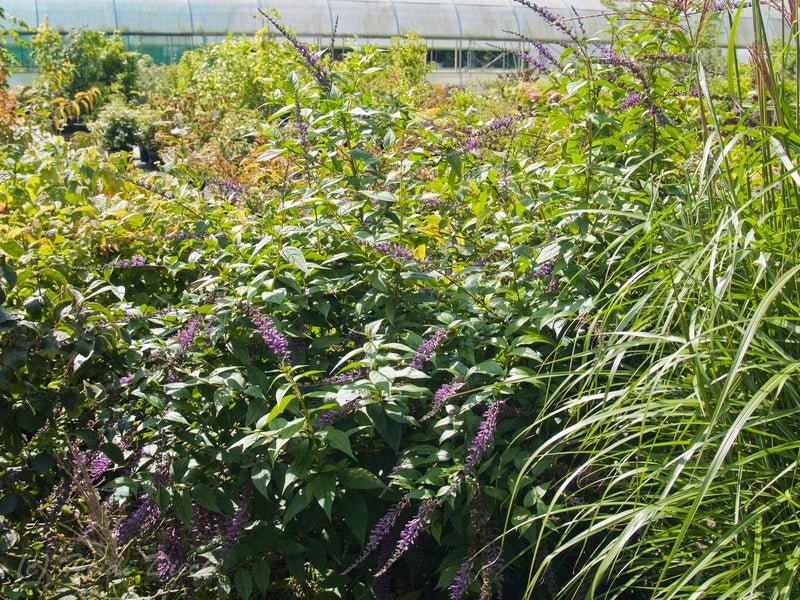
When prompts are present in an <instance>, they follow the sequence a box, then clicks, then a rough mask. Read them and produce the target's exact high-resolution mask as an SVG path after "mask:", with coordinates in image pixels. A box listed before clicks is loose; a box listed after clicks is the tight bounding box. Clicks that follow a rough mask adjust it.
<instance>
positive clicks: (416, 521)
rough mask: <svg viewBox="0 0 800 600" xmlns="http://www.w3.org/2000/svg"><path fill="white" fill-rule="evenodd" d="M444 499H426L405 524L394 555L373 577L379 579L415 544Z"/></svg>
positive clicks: (441, 497)
mask: <svg viewBox="0 0 800 600" xmlns="http://www.w3.org/2000/svg"><path fill="white" fill-rule="evenodd" d="M446 498H447V496H446V495H443V496H439V497H438V498H428V499H427V500H425V502H423V503H422V504H421V505H420V507H419V510H418V511H417V514H416V515H414V518H413V519H411V520H410V521H409V522H408V523H406V524H405V526H404V527H403V531H401V532H400V537H399V539H398V540H397V544H396V545H395V547H394V554H392V557H391V558H390V559H389V560H388V561H386V563H385V564H384V565H383V566H382V567H381V568H380V569H378V571H377V572H376V573H375V577H380V576H381V575H383V574H384V573H386V571H388V570H389V568H390V567H391V566H392V565H393V564H394V563H395V562H397V560H398V559H399V558H400V557H401V556H403V554H405V553H406V551H407V550H408V549H409V548H411V546H413V545H414V544H415V543H416V541H417V538H419V534H420V533H422V530H423V529H425V525H427V524H428V519H430V516H431V514H432V513H433V511H434V510H436V509H437V508H439V506H441V505H442V503H444V501H445V499H446Z"/></svg>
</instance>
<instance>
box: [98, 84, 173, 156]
mask: <svg viewBox="0 0 800 600" xmlns="http://www.w3.org/2000/svg"><path fill="white" fill-rule="evenodd" d="M157 119H158V113H157V112H155V111H153V110H149V109H147V108H145V107H138V108H133V107H130V106H128V105H126V104H125V102H124V101H123V100H122V99H120V98H114V99H112V100H111V101H110V102H109V103H108V104H106V105H105V106H104V107H103V108H102V109H101V110H100V112H99V113H98V115H97V118H96V119H95V120H94V122H93V123H92V129H93V131H95V132H96V133H97V135H98V136H99V137H100V143H101V145H102V147H103V148H105V149H106V150H108V151H109V152H117V151H119V150H131V149H132V148H133V146H138V147H139V148H140V149H141V150H143V151H144V152H147V153H153V155H154V156H155V153H156V152H157V148H158V147H157V143H156V133H157V129H158V121H157Z"/></svg>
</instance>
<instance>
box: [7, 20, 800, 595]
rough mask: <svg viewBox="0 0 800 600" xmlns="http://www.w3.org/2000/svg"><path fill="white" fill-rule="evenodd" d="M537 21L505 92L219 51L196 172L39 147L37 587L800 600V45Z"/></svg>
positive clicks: (30, 467)
mask: <svg viewBox="0 0 800 600" xmlns="http://www.w3.org/2000/svg"><path fill="white" fill-rule="evenodd" d="M530 8H531V9H532V10H535V11H537V12H538V13H539V14H540V15H541V16H543V17H545V18H546V19H548V20H550V21H551V24H552V25H553V26H554V27H559V28H560V29H562V31H567V32H569V33H570V34H571V35H572V36H573V38H574V40H573V41H574V43H573V44H571V45H570V46H569V48H568V49H567V50H566V51H565V53H564V55H563V56H562V57H556V56H552V52H551V51H550V50H549V49H548V48H546V47H542V46H537V44H536V43H534V42H531V44H530V48H529V49H530V53H529V54H528V55H526V56H525V58H526V60H528V61H529V62H530V63H531V66H532V67H535V68H537V69H539V71H540V73H539V76H538V77H536V78H535V80H531V78H530V77H526V78H525V79H523V80H520V81H504V82H501V83H498V84H496V85H495V86H493V87H492V89H491V90H490V91H488V92H487V93H488V94H490V96H489V98H490V99H489V100H487V99H486V98H485V97H484V98H479V97H478V96H477V95H476V94H477V92H476V91H475V90H462V89H458V90H445V91H443V93H442V95H441V96H436V95H429V94H423V93H421V92H420V93H415V92H414V90H413V86H412V87H411V88H409V89H410V92H409V93H405V94H397V93H384V91H383V90H382V89H381V86H379V85H372V83H376V82H378V81H379V80H378V79H377V77H378V76H379V73H380V70H372V69H373V67H375V66H376V61H380V60H383V59H384V58H385V57H386V54H376V53H374V52H371V51H369V50H365V51H362V52H353V53H351V54H350V55H348V56H347V57H345V58H344V59H343V60H341V61H338V62H336V61H334V62H331V61H329V59H328V58H327V57H323V56H321V55H317V54H313V53H311V52H310V51H309V49H308V48H307V47H305V46H303V45H302V44H300V43H299V42H298V41H297V40H295V39H294V38H292V36H291V34H290V33H289V32H285V33H286V34H287V37H289V41H290V43H291V44H292V45H293V47H294V49H295V50H294V51H293V50H291V47H290V46H289V45H285V46H284V45H281V44H278V43H277V42H276V41H271V40H267V41H265V40H261V41H258V44H265V45H264V46H263V48H262V49H256V51H255V52H251V50H252V48H253V46H252V45H251V43H250V42H244V41H241V40H228V41H227V42H225V43H224V44H223V45H221V46H219V47H216V49H209V50H203V51H200V52H196V53H194V54H190V55H189V56H188V58H187V61H186V63H184V64H183V65H182V66H181V67H179V69H183V70H184V72H183V73H182V75H181V77H182V78H183V82H182V83H181V84H180V86H179V87H178V89H177V92H176V93H175V95H174V96H172V97H170V98H169V99H167V100H165V103H164V106H163V107H162V110H163V111H164V112H163V114H164V115H165V118H166V119H167V120H169V121H170V126H169V127H168V129H167V131H165V132H161V134H160V135H161V139H162V141H163V143H165V144H168V145H169V146H170V147H169V149H168V150H169V151H168V152H167V153H166V158H165V164H164V165H163V167H164V169H163V171H162V172H157V173H151V174H145V173H143V172H140V171H136V170H133V169H132V167H131V166H130V165H129V164H128V163H127V157H126V155H120V154H111V155H108V154H106V153H104V152H100V151H98V150H97V149H96V148H94V147H83V148H79V147H76V146H75V145H70V144H68V143H67V142H65V141H64V140H63V139H62V138H60V137H58V136H53V135H51V134H48V133H47V132H46V131H43V130H41V129H39V128H37V125H36V123H35V121H33V122H30V123H25V124H24V126H16V125H14V126H12V127H14V128H15V129H14V130H13V131H14V135H13V137H12V142H11V143H8V144H6V145H4V146H2V149H1V151H2V153H3V155H4V159H5V164H8V165H13V168H11V169H8V170H6V171H4V172H3V173H2V174H0V190H2V197H3V198H4V200H3V204H0V301H1V302H2V308H0V348H1V349H2V358H1V359H0V443H2V446H3V448H4V453H3V456H2V457H0V547H2V549H3V551H4V552H3V553H2V554H0V568H1V569H2V571H1V572H2V574H3V579H2V580H0V586H2V588H0V589H1V590H2V592H0V593H2V595H3V597H8V598H22V597H31V596H37V595H38V596H41V597H56V596H60V597H63V596H66V595H74V596H83V597H92V596H105V597H120V598H121V597H137V596H139V597H141V596H143V595H146V594H150V595H154V594H162V595H164V594H170V595H173V596H175V597H181V596H189V595H191V596H194V597H197V598H218V597H241V598H250V597H278V598H291V597H297V598H369V597H377V598H414V597H450V598H466V597H471V598H478V597H480V598H489V597H499V596H501V595H502V596H503V597H506V598H523V597H528V598H533V597H535V598H556V597H564V598H571V597H591V596H594V597H602V598H720V597H732V598H752V597H755V596H757V595H759V594H765V595H769V596H770V597H776V598H777V597H787V598H790V597H794V596H796V595H797V594H796V591H795V588H796V584H795V583H794V580H793V575H794V572H795V571H796V569H797V566H798V560H799V559H798V558H797V556H796V554H797V552H796V547H797V542H798V535H800V531H798V528H797V526H796V518H795V516H794V504H793V501H792V498H794V497H795V496H796V490H795V487H796V482H795V479H796V477H795V473H796V471H797V464H796V454H797V449H798V442H797V440H796V430H797V425H798V424H797V423H796V422H795V420H796V419H797V418H798V416H797V415H798V408H797V407H798V400H800V390H798V384H797V377H796V375H797V365H798V364H800V360H799V354H798V353H799V352H800V342H798V341H797V339H796V338H797V336H796V333H797V321H798V318H797V314H796V312H797V311H796V307H797V306H798V305H800V298H798V295H799V294H800V288H798V285H797V281H798V279H797V274H798V271H800V266H798V256H797V243H796V235H797V232H798V208H800V202H798V198H799V197H800V196H799V195H798V187H797V182H796V181H795V176H794V167H793V164H794V163H795V162H796V161H797V159H798V158H799V157H798V152H797V147H798V146H797V144H795V140H796V139H798V138H797V136H798V133H800V132H798V131H797V119H796V114H797V106H795V105H794V104H791V103H790V102H789V101H788V100H786V98H787V97H788V95H786V94H784V92H785V89H784V88H783V87H780V86H789V85H793V82H794V81H795V78H794V74H792V75H789V74H788V71H786V70H785V69H784V70H780V69H777V72H781V73H784V77H785V79H783V80H779V81H776V80H775V79H774V78H770V77H768V74H769V73H770V65H771V64H773V63H775V64H778V65H779V64H780V60H782V59H783V58H786V59H787V60H790V58H789V54H788V53H787V54H785V55H781V56H778V57H771V56H769V55H768V54H763V53H765V52H767V51H766V49H765V48H764V47H761V50H760V52H762V54H761V55H758V54H754V57H755V60H754V66H753V72H755V73H756V74H757V75H758V79H757V81H756V82H755V92H756V93H755V94H751V93H749V92H748V90H747V89H743V90H740V89H739V87H738V85H737V84H739V83H741V79H740V78H739V79H737V78H736V77H735V75H734V74H732V75H731V78H730V80H729V81H726V80H717V81H713V80H712V81H710V80H709V77H710V75H709V74H708V73H707V72H706V71H705V69H704V67H703V63H702V55H703V52H705V48H704V46H703V45H702V43H701V42H702V40H703V39H704V35H702V33H703V32H702V31H695V30H691V31H688V30H687V29H686V28H687V27H699V26H700V25H702V24H703V23H713V19H714V18H715V17H714V15H712V14H710V13H707V12H702V16H703V18H702V19H697V18H696V17H697V16H698V15H697V14H696V11H706V10H707V8H708V7H707V6H705V5H704V6H703V7H692V6H690V5H684V6H683V7H679V8H673V7H664V6H658V5H649V4H648V5H646V6H644V7H643V8H641V10H642V11H644V12H643V13H640V14H637V15H632V16H633V17H636V18H627V19H624V20H622V21H620V22H619V23H615V27H618V29H615V30H614V31H613V32H612V36H611V39H612V40H614V43H613V44H610V45H595V44H594V43H593V42H592V41H591V40H585V39H583V36H582V32H581V30H580V27H579V26H578V25H577V24H575V23H569V22H564V21H561V20H559V19H557V18H554V17H552V15H549V14H548V13H547V12H543V11H542V9H540V8H538V7H536V6H535V5H531V7H530ZM756 10H757V7H756ZM681 11H687V12H685V13H684V12H681ZM789 25H790V26H791V28H792V29H793V31H795V33H796V27H797V25H796V23H794V22H792V21H790V22H789ZM623 33H624V35H623ZM418 50H419V49H418V48H417V49H415V50H414V51H413V54H414V56H415V57H417V58H419V53H418ZM295 51H299V52H295ZM262 52H263V54H261V53H262ZM276 56H285V57H287V60H286V61H285V62H284V63H281V64H280V68H279V69H278V70H276V71H274V72H270V74H269V75H267V76H265V78H260V77H259V78H257V79H256V78H253V77H252V73H253V72H254V71H250V72H248V73H246V74H245V75H241V74H235V73H232V71H231V66H232V65H240V66H245V65H250V66H253V65H257V64H261V63H259V62H258V61H265V63H264V64H267V62H269V61H271V60H274V59H275V57H276ZM290 56H291V60H289V59H288V57H290ZM201 57H205V58H202V59H201ZM567 59H569V60H567ZM254 61H255V62H254ZM731 61H732V62H733V64H734V66H736V65H735V54H733V53H732V54H731ZM201 64H202V65H208V67H209V68H208V69H205V70H200V69H199V66H200V65H201ZM411 64H418V63H414V61H411ZM791 64H792V65H794V63H791ZM218 66H219V67H220V70H219V71H217V67H218ZM795 67H796V65H795ZM191 68H196V69H197V72H196V73H191V72H190V70H191ZM413 71H414V70H413V69H411V72H412V73H413ZM418 75H419V73H418ZM418 75H417V76H418ZM417 76H415V75H413V74H409V77H411V78H412V79H413V78H414V77H417ZM191 77H193V78H194V79H190V78H191ZM237 77H238V78H237ZM241 77H244V79H242V78H241ZM786 89H788V88H786ZM220 90H228V91H236V95H235V96H234V101H233V102H232V104H231V105H230V106H225V107H220V106H219V102H218V100H219V98H220V97H222V95H220ZM712 90H713V93H712ZM775 93H780V96H779V97H780V98H781V99H782V100H781V101H778V96H773V95H772V94H775ZM215 94H216V96H215ZM239 94H241V95H239ZM447 94H450V96H451V97H450V98H448V97H447ZM453 97H456V98H457V99H458V102H457V103H456V102H453V101H452V98H453ZM213 98H216V99H217V103H216V105H215V104H213V103H212V99H213ZM245 98H246V99H247V100H244V99H245ZM496 98H499V99H502V100H503V101H505V102H508V103H510V105H512V106H513V105H514V104H516V103H517V102H518V101H520V106H519V107H518V108H516V107H515V108H513V109H512V111H511V112H508V113H507V114H502V115H495V116H492V110H493V108H492V105H493V103H494V109H495V110H497V107H499V106H500V104H499V103H497V102H495V100H494V99H496ZM751 98H755V103H753V102H752V101H751ZM770 99H771V101H770ZM240 101H241V102H242V103H241V104H240V103H239V102H240ZM148 102H151V103H153V105H155V104H157V103H158V100H157V99H152V98H150V99H148ZM257 102H260V104H256V103H257ZM437 102H440V103H441V104H442V105H444V104H447V106H442V105H439V104H437ZM476 107H479V109H477V108H476ZM127 110H128V109H124V107H122V105H120V104H117V105H110V106H109V107H108V108H107V109H106V110H105V112H104V113H103V115H102V116H101V123H103V122H104V121H103V120H106V121H108V122H109V123H111V122H113V121H114V118H116V117H117V115H118V116H119V117H120V118H119V120H118V123H120V124H124V123H125V122H126V121H125V119H123V118H122V116H124V115H126V114H132V115H134V117H135V116H136V115H138V114H140V113H135V114H134V113H127V112H126V111H127ZM214 111H218V113H220V114H212V113H213V112H214ZM134 117H131V119H130V120H129V121H127V122H128V123H133V122H135V121H136V119H135V118H134ZM251 120H252V121H254V123H250V122H248V121H251ZM210 124H213V125H214V126H218V125H219V124H225V126H224V127H221V128H220V129H218V130H215V131H203V129H204V128H206V127H207V126H209V125H210ZM251 125H253V126H252V127H251ZM239 127H241V129H238V128H239ZM250 129H253V130H254V135H252V136H251V135H249V133H248V132H247V130H250ZM100 130H101V131H102V127H100ZM115 131H116V132H117V133H113V134H109V135H110V138H109V139H110V142H109V144H110V146H109V147H111V144H112V143H116V142H115V140H116V139H117V138H119V139H122V138H123V137H124V136H123V135H122V134H124V133H125V130H124V128H123V127H122V126H121V125H120V127H118V128H117V129H116V130H115ZM237 132H238V133H237ZM131 135H132V134H131ZM232 138H235V139H232ZM120 144H121V142H120ZM226 155H233V156H235V159H234V160H230V161H227V160H226V159H227V156H226Z"/></svg>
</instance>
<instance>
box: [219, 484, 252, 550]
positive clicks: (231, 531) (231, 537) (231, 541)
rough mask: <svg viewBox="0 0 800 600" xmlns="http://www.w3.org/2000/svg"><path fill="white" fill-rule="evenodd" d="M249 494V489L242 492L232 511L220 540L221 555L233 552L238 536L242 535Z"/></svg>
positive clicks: (248, 507)
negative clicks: (237, 504) (223, 535)
mask: <svg viewBox="0 0 800 600" xmlns="http://www.w3.org/2000/svg"><path fill="white" fill-rule="evenodd" d="M250 494H251V492H250V490H249V489H248V490H246V491H245V493H244V494H242V499H241V500H240V501H239V506H238V507H237V508H236V510H235V511H234V513H233V518H232V519H231V522H230V523H229V524H228V528H227V529H226V530H225V537H224V538H223V540H222V555H223V556H228V555H229V554H230V553H231V552H233V549H234V548H235V547H236V544H238V543H239V538H240V537H241V535H242V528H243V527H244V522H245V520H246V519H247V514H248V512H249V509H250Z"/></svg>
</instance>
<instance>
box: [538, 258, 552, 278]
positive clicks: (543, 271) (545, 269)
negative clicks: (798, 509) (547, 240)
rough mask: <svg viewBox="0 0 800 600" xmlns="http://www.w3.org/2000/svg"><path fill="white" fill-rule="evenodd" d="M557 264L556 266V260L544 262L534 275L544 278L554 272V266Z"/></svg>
mask: <svg viewBox="0 0 800 600" xmlns="http://www.w3.org/2000/svg"><path fill="white" fill-rule="evenodd" d="M555 266H556V261H554V260H548V261H547V262H546V263H544V264H543V265H542V266H541V267H539V268H538V269H537V270H536V273H534V277H536V278H537V279H544V278H545V277H547V276H548V275H550V273H552V272H553V267H555Z"/></svg>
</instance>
